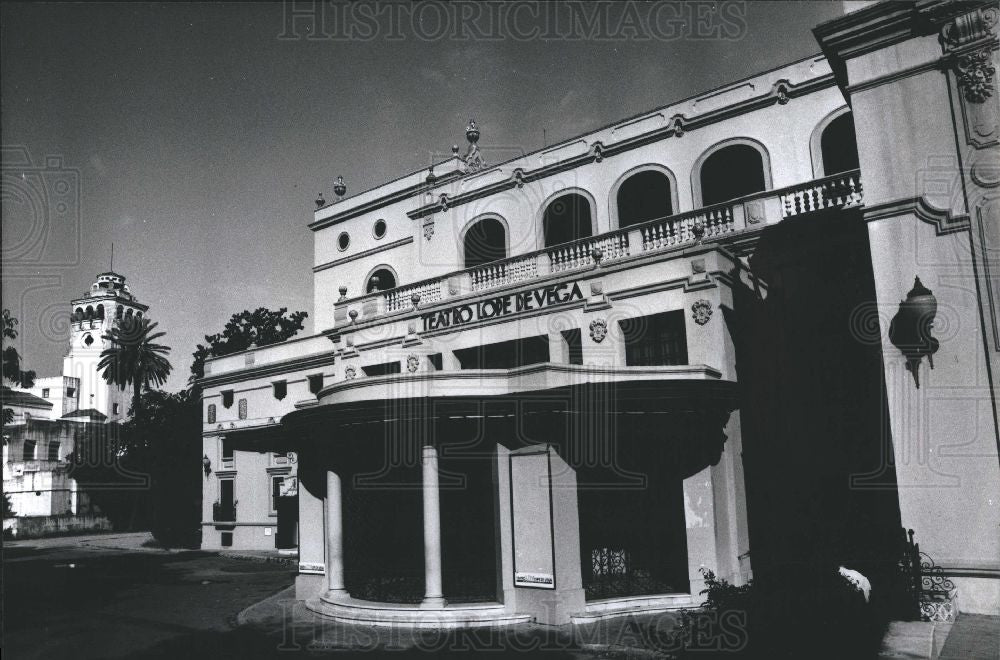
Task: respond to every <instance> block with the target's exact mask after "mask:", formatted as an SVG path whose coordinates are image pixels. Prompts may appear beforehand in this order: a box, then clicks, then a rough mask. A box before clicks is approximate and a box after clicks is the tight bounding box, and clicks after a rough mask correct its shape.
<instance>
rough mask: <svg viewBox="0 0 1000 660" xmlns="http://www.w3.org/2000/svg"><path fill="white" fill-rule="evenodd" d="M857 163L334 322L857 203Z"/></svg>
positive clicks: (472, 272) (486, 268)
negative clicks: (825, 174) (840, 170)
mask: <svg viewBox="0 0 1000 660" xmlns="http://www.w3.org/2000/svg"><path fill="white" fill-rule="evenodd" d="M862 201H863V198H862V189H861V179H860V176H859V173H858V171H857V170H853V171H850V172H843V173H840V174H835V175H833V176H828V177H824V178H822V179H816V180H814V181H809V182H807V183H801V184H797V185H794V186H789V187H787V188H781V189H777V190H768V191H764V192H760V193H755V194H753V195H748V196H746V197H741V198H739V199H734V200H731V201H728V202H724V203H722V204H716V205H713V206H706V207H703V208H700V209H695V210H693V211H688V212H685V213H679V214H676V215H672V216H668V217H665V218H658V219H655V220H650V221H649V222H644V223H642V224H638V225H632V226H630V227H626V228H623V229H616V230H614V231H610V232H606V233H603V234H598V235H597V236H590V237H587V238H583V239H580V240H577V241H572V242H569V243H563V244H561V245H556V246H553V247H548V248H545V249H543V250H537V251H535V252H529V253H527V254H521V255H517V256H514V257H509V258H507V259H501V260H499V261H493V262H491V263H488V264H484V265H482V266H476V267H474V268H466V269H464V270H459V271H454V272H450V273H447V274H445V275H441V276H438V277H434V278H431V279H426V280H422V281H419V282H415V283H412V284H405V285H403V286H398V287H396V288H394V289H388V290H386V291H378V292H373V293H369V294H367V295H364V296H358V297H355V298H341V299H340V300H338V301H337V302H336V303H335V305H334V320H335V324H336V326H338V327H339V326H342V325H345V324H347V323H351V322H356V321H367V320H371V319H373V318H376V317H380V316H385V315H389V314H395V313H399V312H407V311H410V310H412V309H413V307H414V305H419V306H421V307H423V306H425V305H428V304H433V303H436V302H439V301H441V300H443V299H446V298H451V297H456V296H461V295H467V294H470V293H472V294H474V293H479V292H483V291H489V290H493V289H502V288H506V287H508V286H512V285H516V284H518V283H520V282H530V281H532V280H535V279H537V278H539V277H543V276H547V275H552V274H557V273H562V272H569V271H574V270H578V269H585V268H591V267H593V266H594V258H595V256H598V257H599V258H600V261H601V264H611V263H614V262H616V261H621V260H623V259H626V258H630V257H637V256H644V255H650V254H655V253H656V252H658V251H665V250H669V249H671V248H674V247H676V246H681V245H684V244H693V243H696V242H697V241H699V240H701V241H717V240H722V239H725V238H726V236H727V235H731V234H736V233H737V232H743V231H747V230H751V231H752V230H754V229H758V228H763V227H764V226H766V225H768V224H774V223H777V222H780V221H781V220H784V219H785V218H789V217H793V216H798V215H804V214H807V213H812V212H815V211H822V210H826V209H834V208H849V207H854V206H858V205H860V204H861V203H862Z"/></svg>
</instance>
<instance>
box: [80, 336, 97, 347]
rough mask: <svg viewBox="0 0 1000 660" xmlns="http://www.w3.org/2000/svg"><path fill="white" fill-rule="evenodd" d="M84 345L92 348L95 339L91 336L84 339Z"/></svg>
mask: <svg viewBox="0 0 1000 660" xmlns="http://www.w3.org/2000/svg"><path fill="white" fill-rule="evenodd" d="M83 343H84V344H86V345H87V346H90V345H91V344H93V343H94V338H93V337H92V336H91V335H87V336H85V337H84V338H83Z"/></svg>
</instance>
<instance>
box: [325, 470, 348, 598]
mask: <svg viewBox="0 0 1000 660" xmlns="http://www.w3.org/2000/svg"><path fill="white" fill-rule="evenodd" d="M343 499H344V496H343V492H342V490H341V484H340V475H338V474H337V473H336V472H334V471H333V470H328V471H327V473H326V575H327V585H328V586H327V594H326V596H327V598H347V597H348V593H347V589H346V588H345V587H344V503H343Z"/></svg>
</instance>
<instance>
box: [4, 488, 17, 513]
mask: <svg viewBox="0 0 1000 660" xmlns="http://www.w3.org/2000/svg"><path fill="white" fill-rule="evenodd" d="M16 515H17V513H15V512H14V507H13V505H11V503H10V495H8V494H7V493H4V494H3V517H4V518H13V517H14V516H16Z"/></svg>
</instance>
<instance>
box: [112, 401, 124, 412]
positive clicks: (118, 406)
mask: <svg viewBox="0 0 1000 660" xmlns="http://www.w3.org/2000/svg"><path fill="white" fill-rule="evenodd" d="M121 410H122V407H121V404H118V403H115V404H113V405H112V406H111V414H113V415H117V414H119V413H120V412H121Z"/></svg>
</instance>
